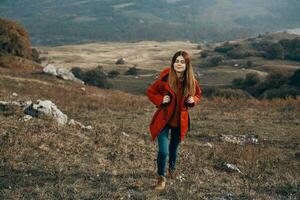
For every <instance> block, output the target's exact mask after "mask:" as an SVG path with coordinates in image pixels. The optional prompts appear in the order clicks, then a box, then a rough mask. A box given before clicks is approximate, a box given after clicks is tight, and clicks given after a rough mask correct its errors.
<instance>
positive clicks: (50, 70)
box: [43, 64, 57, 76]
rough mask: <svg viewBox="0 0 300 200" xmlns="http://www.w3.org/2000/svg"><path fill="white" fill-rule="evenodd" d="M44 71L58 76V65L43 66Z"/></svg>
mask: <svg viewBox="0 0 300 200" xmlns="http://www.w3.org/2000/svg"><path fill="white" fill-rule="evenodd" d="M43 72H45V73H47V74H51V75H53V76H57V72H56V67H55V66H54V65H52V64H48V65H46V66H45V67H44V68H43Z"/></svg>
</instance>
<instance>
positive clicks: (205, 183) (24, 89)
mask: <svg viewBox="0 0 300 200" xmlns="http://www.w3.org/2000/svg"><path fill="white" fill-rule="evenodd" d="M0 70H1V71H0V97H1V100H17V99H18V100H33V101H35V100H37V99H49V100H51V101H53V102H54V103H55V104H56V105H57V106H58V108H59V109H60V110H62V112H64V113H65V114H67V115H68V116H69V117H70V118H73V119H76V120H78V121H80V122H82V123H83V124H91V125H92V127H93V129H92V130H90V131H88V130H81V129H78V128H73V127H69V126H65V127H59V126H57V125H56V124H55V122H54V121H52V120H49V119H37V118H34V119H32V120H30V121H27V122H24V121H22V120H19V119H20V118H21V117H22V116H23V114H22V113H21V112H20V111H18V110H16V111H15V112H14V111H8V112H4V113H3V112H0V123H1V125H0V155H1V162H0V198H1V199H166V198H167V199H218V198H230V199H299V195H300V194H299V191H300V188H299V184H300V179H299V177H300V171H299V153H300V144H299V141H300V138H299V134H298V130H299V123H300V121H299V119H300V110H299V108H300V103H299V102H300V101H299V100H300V99H299V98H298V99H288V100H273V101H265V100H264V101H257V100H225V99H221V98H215V99H206V98H203V99H202V102H201V103H200V105H198V106H197V107H195V108H194V109H192V110H190V111H191V119H192V121H191V123H192V124H191V131H190V132H189V133H188V134H187V138H186V139H185V141H184V142H183V143H182V144H181V146H180V153H179V160H178V169H179V170H180V177H181V178H179V179H177V180H175V181H170V180H168V182H167V188H166V191H164V192H162V193H156V192H153V188H152V186H153V185H154V183H155V182H156V172H155V169H156V161H155V159H156V151H157V146H156V145H157V144H156V142H151V141H150V133H149V131H148V124H149V122H150V120H151V117H152V114H153V113H154V111H155V106H154V105H152V104H151V103H150V102H149V101H148V100H147V98H146V97H145V96H139V95H130V94H126V93H123V92H120V91H112V90H103V89H99V88H96V87H92V86H85V88H86V92H85V93H82V90H81V89H80V88H81V87H82V85H78V84H76V83H73V82H68V81H63V80H61V79H57V78H54V77H51V76H47V75H42V74H28V73H27V74H24V73H15V72H12V71H7V70H4V69H3V68H0ZM13 92H16V93H17V94H18V96H17V97H15V96H12V93H13ZM123 132H124V133H126V134H128V135H129V136H128V135H126V134H123ZM220 134H225V135H231V134H233V135H235V134H254V135H256V136H257V137H258V141H259V143H258V144H248V145H237V144H232V143H226V142H222V141H220V140H219V135H220ZM208 143H209V144H208ZM209 146H211V147H209ZM224 162H228V163H231V164H235V165H236V166H237V167H238V168H239V169H240V170H241V172H242V173H237V172H227V171H223V170H222V168H220V164H221V163H224Z"/></svg>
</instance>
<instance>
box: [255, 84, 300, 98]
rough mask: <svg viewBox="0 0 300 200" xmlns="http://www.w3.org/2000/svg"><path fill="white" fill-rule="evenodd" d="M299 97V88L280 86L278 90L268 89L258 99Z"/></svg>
mask: <svg viewBox="0 0 300 200" xmlns="http://www.w3.org/2000/svg"><path fill="white" fill-rule="evenodd" d="M299 95H300V90H299V88H294V87H290V86H288V85H282V86H281V87H280V88H275V89H270V90H267V91H265V92H264V93H263V94H262V95H261V96H260V98H263V99H274V98H284V99H285V98H288V97H293V98H296V97H297V96H299Z"/></svg>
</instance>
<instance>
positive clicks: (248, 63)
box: [246, 60, 254, 68]
mask: <svg viewBox="0 0 300 200" xmlns="http://www.w3.org/2000/svg"><path fill="white" fill-rule="evenodd" d="M246 66H247V67H248V68H251V67H253V66H254V64H253V62H252V61H251V60H248V61H247V62H246Z"/></svg>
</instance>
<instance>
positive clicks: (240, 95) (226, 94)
mask: <svg viewBox="0 0 300 200" xmlns="http://www.w3.org/2000/svg"><path fill="white" fill-rule="evenodd" d="M212 96H213V97H223V98H226V99H248V98H251V95H250V94H248V93H247V92H245V91H243V90H241V89H230V88H226V89H217V90H216V91H215V92H214V93H213V94H212Z"/></svg>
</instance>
